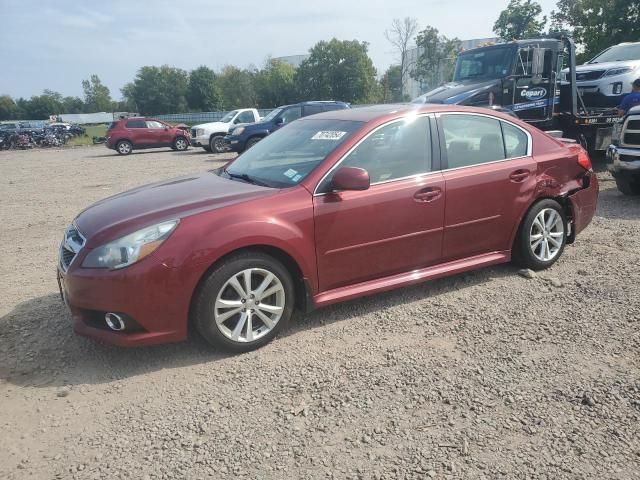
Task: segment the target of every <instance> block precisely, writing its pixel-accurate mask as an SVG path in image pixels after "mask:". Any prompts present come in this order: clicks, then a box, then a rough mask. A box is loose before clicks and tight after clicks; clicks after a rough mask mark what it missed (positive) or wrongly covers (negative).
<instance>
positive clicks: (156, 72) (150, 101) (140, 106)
mask: <svg viewBox="0 0 640 480" xmlns="http://www.w3.org/2000/svg"><path fill="white" fill-rule="evenodd" d="M188 86H189V74H188V73H187V72H186V71H184V70H181V69H179V68H174V67H170V66H169V65H163V66H162V67H150V66H147V67H142V68H140V69H139V70H138V73H137V74H136V77H135V79H134V80H133V82H131V83H128V84H126V85H125V86H124V87H123V88H122V90H121V91H122V95H123V96H124V97H125V100H126V101H127V103H128V104H129V105H131V106H133V107H134V109H135V110H137V111H138V113H141V114H142V115H158V114H162V113H180V112H184V111H186V110H187V100H186V94H187V88H188Z"/></svg>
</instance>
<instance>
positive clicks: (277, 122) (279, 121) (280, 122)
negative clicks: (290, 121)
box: [273, 117, 284, 125]
mask: <svg viewBox="0 0 640 480" xmlns="http://www.w3.org/2000/svg"><path fill="white" fill-rule="evenodd" d="M273 123H274V125H282V124H283V123H284V118H282V117H278V118H276V119H275V120H274V121H273Z"/></svg>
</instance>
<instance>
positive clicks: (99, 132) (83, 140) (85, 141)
mask: <svg viewBox="0 0 640 480" xmlns="http://www.w3.org/2000/svg"><path fill="white" fill-rule="evenodd" d="M85 128H86V130H87V132H86V134H85V135H84V136H83V137H73V138H71V139H69V143H68V145H93V137H105V136H106V135H107V125H91V126H88V127H85Z"/></svg>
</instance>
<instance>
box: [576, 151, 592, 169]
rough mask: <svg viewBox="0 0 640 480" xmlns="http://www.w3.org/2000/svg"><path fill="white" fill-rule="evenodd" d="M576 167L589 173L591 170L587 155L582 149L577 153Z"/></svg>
mask: <svg viewBox="0 0 640 480" xmlns="http://www.w3.org/2000/svg"><path fill="white" fill-rule="evenodd" d="M578 165H580V166H581V167H582V168H584V169H585V170H587V171H589V172H590V171H591V170H592V168H593V167H592V166H591V159H590V158H589V154H588V153H587V151H586V150H585V149H584V148H580V151H579V152H578Z"/></svg>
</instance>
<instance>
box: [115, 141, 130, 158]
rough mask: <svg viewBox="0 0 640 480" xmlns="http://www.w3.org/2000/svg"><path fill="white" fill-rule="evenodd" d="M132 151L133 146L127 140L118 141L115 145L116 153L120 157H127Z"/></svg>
mask: <svg viewBox="0 0 640 480" xmlns="http://www.w3.org/2000/svg"><path fill="white" fill-rule="evenodd" d="M132 150H133V145H132V144H131V142H130V141H128V140H120V141H119V142H118V143H117V144H116V152H118V153H119V154H120V155H129V154H130V153H131V151H132Z"/></svg>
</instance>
